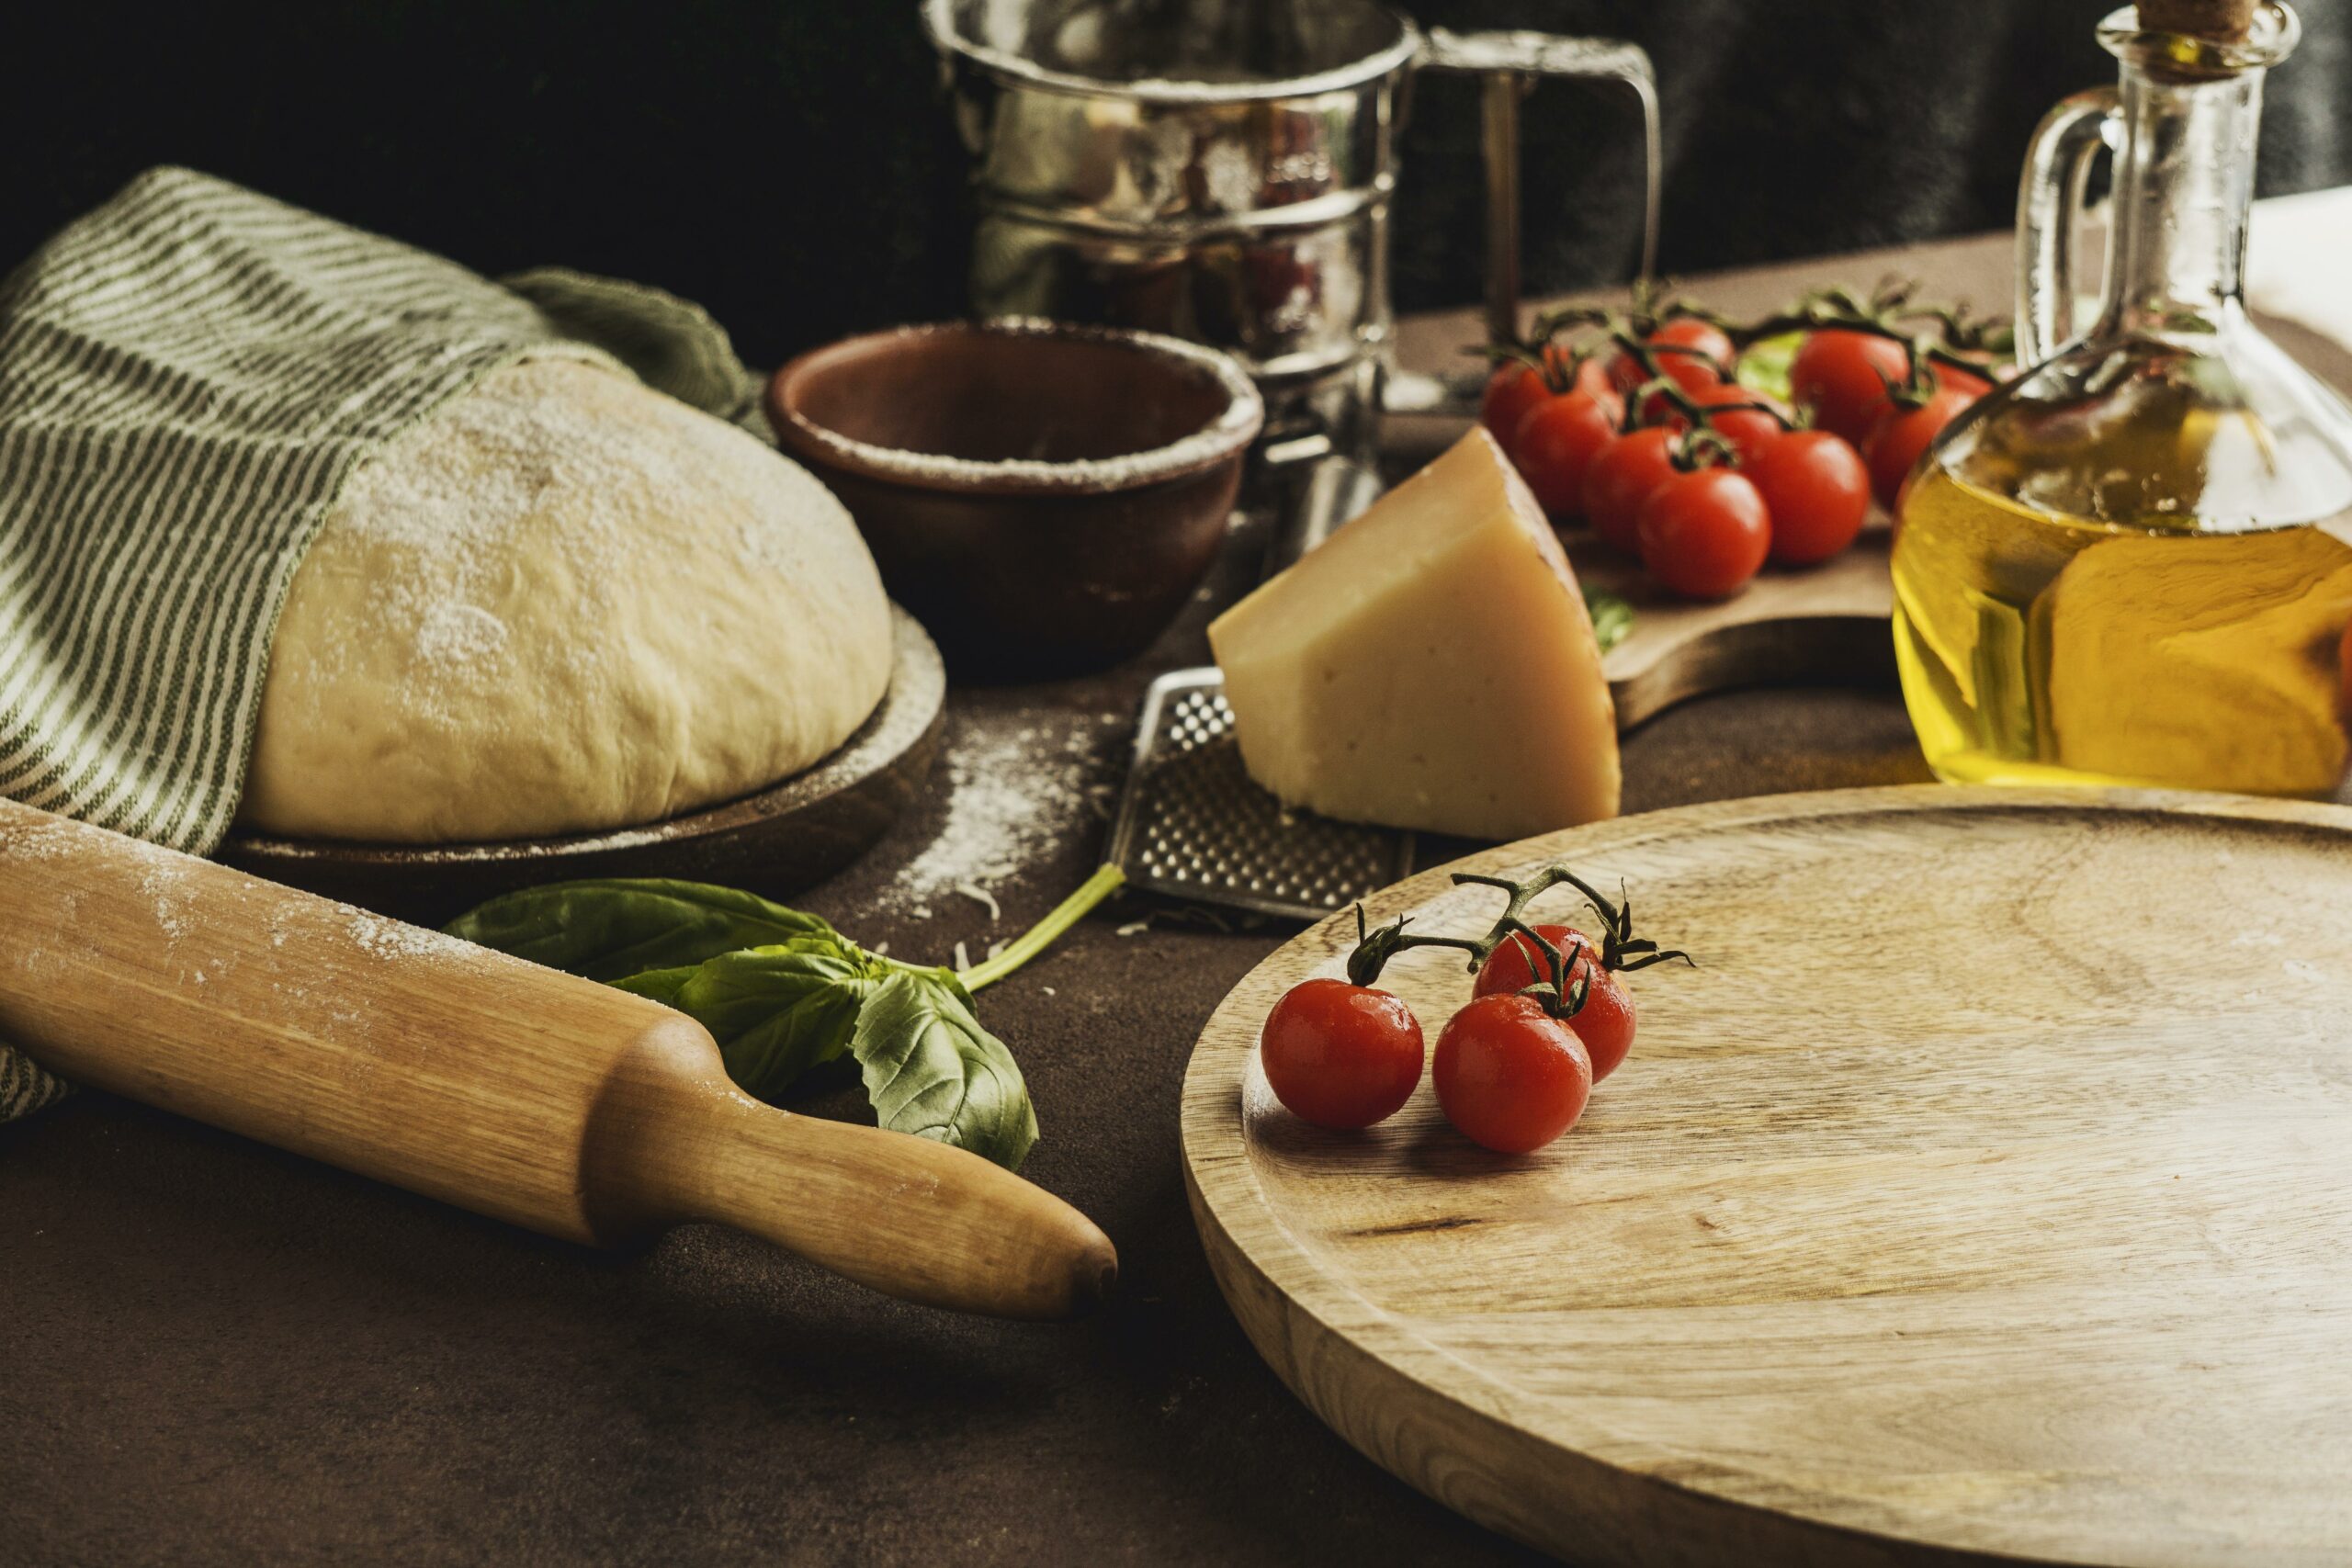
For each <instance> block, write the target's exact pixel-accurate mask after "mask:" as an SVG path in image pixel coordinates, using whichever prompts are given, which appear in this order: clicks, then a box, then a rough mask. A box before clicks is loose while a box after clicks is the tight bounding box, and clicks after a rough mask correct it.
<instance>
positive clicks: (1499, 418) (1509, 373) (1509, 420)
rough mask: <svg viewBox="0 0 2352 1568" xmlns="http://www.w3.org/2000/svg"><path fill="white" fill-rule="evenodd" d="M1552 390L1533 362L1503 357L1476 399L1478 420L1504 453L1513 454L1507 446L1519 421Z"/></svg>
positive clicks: (1515, 455)
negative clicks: (1482, 393) (1500, 445)
mask: <svg viewBox="0 0 2352 1568" xmlns="http://www.w3.org/2000/svg"><path fill="white" fill-rule="evenodd" d="M1551 396H1552V389H1551V388H1549V387H1547V386H1545V385H1544V378H1543V377H1542V376H1541V375H1539V374H1537V373H1536V369H1535V367H1533V366H1532V365H1523V364H1521V362H1519V361H1518V360H1515V359H1511V360H1505V361H1504V362H1503V363H1502V364H1500V365H1498V366H1496V367H1495V373H1494V374H1493V375H1492V376H1489V377H1487V390H1486V393H1485V395H1484V396H1482V397H1481V398H1480V399H1479V400H1478V423H1481V424H1483V425H1485V426H1486V427H1487V434H1490V435H1492V436H1493V437H1494V438H1495V439H1496V440H1497V441H1498V442H1499V443H1501V444H1502V449H1503V455H1504V456H1505V457H1514V458H1515V457H1517V456H1518V454H1516V453H1514V452H1512V451H1511V449H1510V444H1511V438H1512V437H1513V436H1514V435H1516V434H1518V431H1519V422H1520V421H1521V420H1522V419H1525V418H1526V417H1527V413H1528V411H1529V410H1530V409H1532V408H1533V407H1535V405H1536V404H1538V403H1542V402H1546V401H1548V400H1550V399H1551Z"/></svg>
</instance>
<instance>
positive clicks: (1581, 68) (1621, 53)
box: [1419, 28, 1663, 344]
mask: <svg viewBox="0 0 2352 1568" xmlns="http://www.w3.org/2000/svg"><path fill="white" fill-rule="evenodd" d="M1419 64H1420V66H1421V67H1423V68H1424V69H1428V70H1432V71H1451V72H1457V73H1464V74H1468V75H1475V76H1478V77H1480V78H1482V81H1481V83H1480V92H1481V94H1482V100H1481V106H1480V119H1481V127H1480V133H1479V141H1480V143H1481V145H1482V147H1483V149H1484V152H1485V156H1486V165H1487V340H1488V341H1489V342H1492V343H1498V344H1500V343H1507V342H1510V341H1512V340H1514V339H1516V338H1517V337H1518V336H1519V194H1520V177H1519V173H1520V171H1519V100H1520V99H1521V97H1522V96H1524V95H1525V94H1526V92H1527V89H1528V88H1529V87H1530V86H1532V85H1533V82H1534V79H1535V78H1537V77H1542V76H1564V77H1578V78H1582V79H1585V80H1588V81H1602V82H1618V83H1622V84H1623V85H1625V86H1628V87H1630V88H1632V89H1633V91H1634V98H1635V100H1636V101H1637V102H1638V103H1639V105H1640V107H1641V112H1642V146H1643V153H1644V161H1643V169H1642V175H1643V200H1642V265H1641V269H1640V271H1639V273H1638V274H1637V276H1642V277H1647V276H1650V272H1651V269H1652V268H1654V267H1655V266H1656V265H1657V213H1658V186H1659V184H1660V182H1661V177H1662V168H1663V153H1662V152H1661V150H1660V145H1659V133H1658V112H1657V73H1656V71H1655V70H1653V69H1652V67H1651V65H1650V57H1649V55H1648V54H1647V53H1646V52H1645V51H1643V49H1642V48H1641V46H1640V45H1638V44H1632V43H1625V42H1622V41H1620V40H1619V39H1598V38H1563V37H1560V36H1559V35H1557V34H1555V33H1539V32H1479V33H1457V32H1453V31H1450V30H1448V29H1446V28H1430V34H1429V40H1428V43H1427V45H1426V46H1425V47H1424V49H1423V51H1422V52H1421V56H1420V59H1419Z"/></svg>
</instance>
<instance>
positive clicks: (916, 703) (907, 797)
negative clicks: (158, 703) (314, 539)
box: [214, 604, 947, 919]
mask: <svg viewBox="0 0 2352 1568" xmlns="http://www.w3.org/2000/svg"><path fill="white" fill-rule="evenodd" d="M890 615H891V633H892V662H891V669H890V685H889V689H888V691H887V692H886V693H884V694H883V697H882V702H881V705H880V706H878V707H876V709H875V710H874V712H873V714H872V715H871V716H869V717H868V718H867V719H866V721H865V724H863V725H862V726H860V727H859V728H858V729H857V730H856V732H855V733H854V734H853V735H851V736H850V738H849V739H847V740H845V741H843V742H842V745H841V747H840V748H839V749H838V750H835V751H834V752H833V753H832V754H831V756H829V757H827V758H825V759H824V760H823V761H820V762H818V763H817V764H816V765H815V766H814V767H812V768H809V769H808V770H806V771H804V772H802V773H796V774H794V775H793V776H792V777H790V778H788V779H786V780H785V781H783V782H782V783H781V784H774V785H771V786H770V787H768V788H767V789H764V790H762V791H761V792H760V793H758V794H757V795H745V796H743V797H742V798H741V799H740V800H731V801H728V802H725V803H724V804H722V805H718V806H714V807H707V808H706V809H704V810H701V811H693V812H688V813H687V814H686V815H684V816H683V817H673V818H669V819H668V820H666V821H662V822H654V823H649V824H647V825H646V826H644V827H640V828H623V829H616V830H613V831H610V832H602V833H582V834H575V835H572V836H570V837H566V838H560V839H518V840H513V841H510V842H503V843H489V844H359V843H342V842H336V841H334V840H320V839H311V840H304V839H277V838H266V837H263V836H261V835H258V834H253V833H244V832H237V833H232V834H231V835H230V837H229V838H228V840H226V841H225V842H223V843H222V844H221V846H220V851H219V852H218V853H217V854H216V855H215V857H214V858H215V859H218V860H220V861H223V862H225V863H228V864H230V865H233V866H236V867H237V868H238V869H240V870H242V871H249V872H251V873H253V874H254V875H256V876H266V877H267V878H269V879H270V880H271V881H273V882H283V883H287V884H288V885H290V886H296V887H303V888H308V889H309V890H311V892H314V893H322V894H325V895H326V896H328V897H333V898H341V899H344V900H345V901H346V902H349V903H353V904H357V905H360V906H362V907H364V908H370V909H376V910H379V911H381V912H383V913H386V914H393V915H401V916H406V917H408V918H411V919H444V918H447V916H449V915H453V914H456V913H457V912H458V911H459V910H461V909H466V908H470V907H472V906H473V905H475V904H478V903H480V902H481V900H482V899H484V898H488V897H492V896H493V895H495V894H499V893H503V892H506V891H507V890H509V889H511V888H515V887H522V886H528V885H530V884H532V883H538V882H553V881H557V880H559V879H563V878H569V877H579V876H680V877H687V878H691V879H694V880H697V881H707V882H721V883H725V884H727V885H729V886H736V887H749V888H752V889H754V890H756V891H759V892H763V893H773V894H782V893H788V892H791V891H793V890H794V889H796V888H799V887H805V886H809V884H811V883H813V882H817V881H819V880H821V879H822V878H824V877H826V876H828V875H830V874H832V873H833V872H835V871H838V870H840V869H841V868H842V866H844V865H846V864H848V863H850V862H851V861H853V860H854V859H856V858H857V857H858V856H859V855H861V854H863V853H865V851H866V850H867V849H868V848H870V847H871V846H872V845H873V843H874V841H875V840H876V839H879V838H880V837H881V836H882V834H883V833H884V831H885V830H887V829H888V828H889V826H890V824H891V823H892V822H893V821H895V820H897V818H898V817H899V813H900V812H901V811H903V810H905V809H906V807H907V806H908V805H909V804H910V802H911V801H912V800H913V799H914V798H915V796H916V795H917V794H918V793H919V792H920V791H921V789H922V781H923V779H924V778H925V776H926V775H928V774H929V773H930V772H931V763H932V758H933V754H934V753H935V752H936V751H937V750H938V749H939V732H940V727H941V720H942V716H943V714H944V705H945V700H946V694H947V677H946V671H945V670H944V668H943V667H942V665H941V663H940V660H939V650H938V649H936V648H934V647H933V645H932V641H931V638H930V637H928V636H926V635H925V634H924V632H923V629H922V626H920V625H918V624H917V623H916V621H915V618H914V617H913V616H912V615H908V614H907V613H906V612H905V611H904V610H901V609H899V607H898V606H897V605H895V604H893V605H892V606H891V607H890Z"/></svg>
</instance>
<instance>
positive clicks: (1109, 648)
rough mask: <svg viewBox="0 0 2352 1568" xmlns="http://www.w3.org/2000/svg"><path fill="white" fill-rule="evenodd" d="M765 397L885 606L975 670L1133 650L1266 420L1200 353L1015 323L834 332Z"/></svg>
mask: <svg viewBox="0 0 2352 1568" xmlns="http://www.w3.org/2000/svg"><path fill="white" fill-rule="evenodd" d="M767 403H768V418H769V421H770V423H773V424H774V425H775V429H776V434H777V435H778V436H779V437H780V438H781V439H782V441H783V443H784V446H785V449H786V451H788V452H790V453H791V454H792V455H793V456H794V457H797V458H799V459H800V460H801V461H802V462H803V463H806V464H807V465H808V466H809V468H811V469H813V470H814V471H815V472H816V474H817V477H818V478H820V479H823V480H824V481H825V483H826V485H827V486H828V487H829V488H830V489H831V491H832V492H833V493H834V494H835V495H838V496H839V497H841V499H842V502H843V503H844V504H845V505H847V506H848V507H849V509H850V513H851V514H852V515H854V517H855V518H856V519H857V524H858V526H859V527H860V528H861V529H862V530H864V532H865V539H866V543H867V544H868V545H869V546H871V547H872V548H873V550H874V558H875V559H876V561H877V562H879V563H880V565H881V568H882V577H883V581H885V582H886V583H888V586H889V590H890V594H891V597H893V598H895V599H897V600H898V601H899V603H900V604H904V605H906V606H907V608H909V609H910V610H912V611H913V612H914V613H915V615H916V616H917V617H918V618H919V619H921V620H922V624H923V625H924V626H925V627H927V628H928V629H929V630H930V632H931V634H932V636H933V637H935V638H936V639H937V640H938V642H939V645H940V648H941V650H942V651H943V652H944V654H945V656H946V659H947V666H948V669H949V671H951V672H952V673H954V674H955V675H956V676H958V677H961V678H967V679H979V680H1011V679H1023V678H1031V677H1037V676H1046V675H1065V674H1073V673H1076V672H1079V671H1086V670H1098V669H1102V668H1103V667H1105V666H1107V665H1111V664H1115V663H1117V662H1118V661H1119V660H1123V659H1127V658H1130V657H1132V656H1133V655H1135V654H1136V653H1139V652H1141V651H1142V650H1143V649H1145V648H1146V647H1148V645H1149V644H1150V643H1151V641H1152V639H1153V638H1155V637H1158V636H1159V633H1160V632H1161V631H1162V630H1163V629H1164V628H1165V627H1166V626H1167V625H1168V623H1169V622H1170V620H1172V619H1173V618H1174V617H1175V615H1176V613H1177V611H1179V610H1180V609H1182V607H1183V604H1184V602H1185V600H1186V599H1187V598H1188V597H1189V596H1190V595H1191V593H1192V592H1193V589H1194V588H1195V587H1197V586H1199V584H1200V581H1201V579H1202V577H1203V576H1204V574H1205V573H1206V572H1207V570H1208V568H1209V563H1210V561H1211V560H1212V559H1214V558H1215V557H1216V549H1217V546H1218V543H1219V542H1220V541H1221V540H1222V539H1223V538H1224V536H1225V531H1226V523H1227V516H1228V515H1229V513H1231V510H1232V507H1233V498H1234V492H1235V490H1236V489H1237V487H1238V485H1239V484H1240V480H1241V465H1242V459H1243V457H1244V456H1245V454H1246V453H1247V451H1248V449H1249V446H1250V441H1251V440H1252V439H1253V438H1254V437H1255V436H1256V435H1257V434H1258V428H1259V426H1260V424H1261V423H1262V422H1263V420H1264V417H1265V411H1264V406H1263V404H1261V402H1260V400H1259V398H1258V392H1257V389H1255V388H1254V387H1252V386H1251V385H1250V379H1249V378H1248V377H1247V376H1245V375H1244V374H1242V372H1241V370H1240V369H1239V367H1237V366H1236V365H1235V364H1234V363H1233V361H1232V360H1230V359H1228V358H1227V357H1226V356H1225V355H1222V354H1219V353H1217V352H1216V351H1215V350H1213V349H1206V348H1201V347H1198V346H1196V345H1194V344H1188V343H1182V342H1179V341H1177V340H1176V339H1174V338H1167V337H1159V336H1155V335H1152V334H1149V333H1131V332H1122V331H1117V330H1114V329H1111V328H1095V327H1075V326H1064V325H1057V324H1054V323H1051V322H1043V321H991V322H987V323H984V324H972V323H961V322H957V323H945V324H942V325H938V326H923V327H901V328H899V329H898V330H897V331H895V332H887V333H871V334H868V335H866V336H864V337H854V338H848V339H845V340H843V341H842V342H840V343H837V344H832V345H831V346H830V347H826V348H820V349H817V350H814V351H813V352H811V353H809V354H804V355H801V356H800V357H799V358H797V359H796V360H794V361H793V362H792V363H791V364H789V365H786V367H784V368H783V369H781V370H779V371H777V372H776V373H775V379H773V380H772V381H770V382H769V383H768V396H767Z"/></svg>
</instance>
